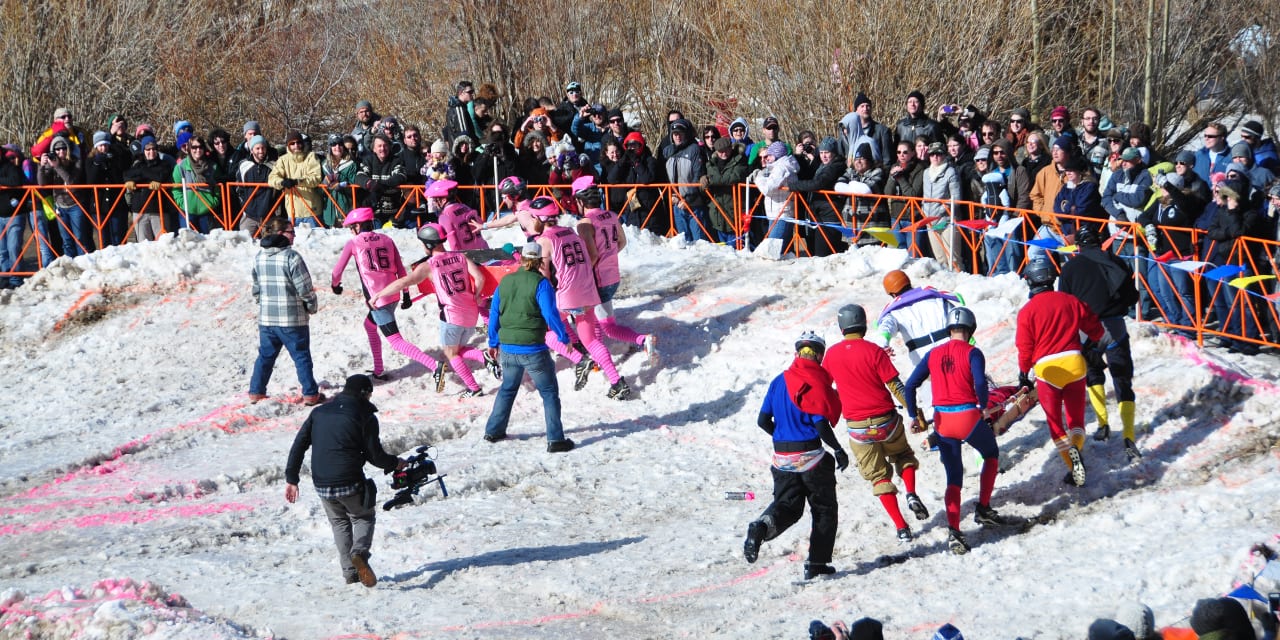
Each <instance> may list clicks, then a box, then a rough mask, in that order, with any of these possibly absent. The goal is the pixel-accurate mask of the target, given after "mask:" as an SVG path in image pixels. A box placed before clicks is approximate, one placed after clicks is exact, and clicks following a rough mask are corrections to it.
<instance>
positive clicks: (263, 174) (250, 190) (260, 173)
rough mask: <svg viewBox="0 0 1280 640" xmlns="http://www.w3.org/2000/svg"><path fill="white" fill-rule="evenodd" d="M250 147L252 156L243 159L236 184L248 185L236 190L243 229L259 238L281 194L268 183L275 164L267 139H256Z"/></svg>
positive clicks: (238, 169) (260, 137)
mask: <svg viewBox="0 0 1280 640" xmlns="http://www.w3.org/2000/svg"><path fill="white" fill-rule="evenodd" d="M246 145H247V146H248V147H249V157H248V158H245V159H244V160H241V161H240V165H239V166H238V167H236V182H240V183H244V184H241V185H240V186H237V187H236V191H237V192H238V195H239V197H240V202H242V203H243V204H242V206H243V208H244V215H243V216H242V217H241V218H240V230H241V231H248V232H249V235H250V236H256V235H257V234H258V227H260V226H261V225H262V222H263V221H264V220H266V219H267V216H268V215H269V214H270V213H271V210H272V208H274V207H275V204H276V196H277V195H279V194H278V193H277V192H276V190H275V189H273V188H271V187H270V186H269V185H268V184H267V180H268V178H270V176H271V169H272V166H273V164H274V163H273V162H272V161H271V159H270V158H269V157H268V154H267V148H268V145H267V140H266V138H263V137H262V136H254V137H253V138H251V139H250V140H249V141H248V142H247V143H246Z"/></svg>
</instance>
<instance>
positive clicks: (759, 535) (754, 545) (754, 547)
mask: <svg viewBox="0 0 1280 640" xmlns="http://www.w3.org/2000/svg"><path fill="white" fill-rule="evenodd" d="M768 533H769V525H767V524H765V523H763V522H761V521H759V520H753V521H752V522H751V524H749V525H747V539H746V540H745V541H743V543H742V557H744V558H746V559H747V562H755V561H756V558H759V557H760V543H762V542H764V537H765V535H767V534H768Z"/></svg>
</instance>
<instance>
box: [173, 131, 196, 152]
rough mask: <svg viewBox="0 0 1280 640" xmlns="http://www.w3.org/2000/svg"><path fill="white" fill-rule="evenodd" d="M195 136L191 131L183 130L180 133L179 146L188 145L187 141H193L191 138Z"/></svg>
mask: <svg viewBox="0 0 1280 640" xmlns="http://www.w3.org/2000/svg"><path fill="white" fill-rule="evenodd" d="M194 137H195V136H194V135H192V134H191V132H190V131H183V132H182V133H179V134H178V140H177V145H178V148H179V149H181V148H183V147H185V146H187V143H188V142H191V139H192V138H194Z"/></svg>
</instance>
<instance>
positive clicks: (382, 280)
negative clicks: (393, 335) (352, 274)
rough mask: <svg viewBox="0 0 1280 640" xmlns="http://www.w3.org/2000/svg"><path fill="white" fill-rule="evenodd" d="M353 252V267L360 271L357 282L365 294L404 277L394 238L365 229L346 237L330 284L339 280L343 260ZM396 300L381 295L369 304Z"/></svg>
mask: <svg viewBox="0 0 1280 640" xmlns="http://www.w3.org/2000/svg"><path fill="white" fill-rule="evenodd" d="M353 256H354V257H355V259H356V271H358V272H359V273H360V283H361V285H362V286H363V287H364V295H365V297H366V298H368V297H369V294H371V293H377V292H378V291H382V290H383V289H384V288H386V286H387V285H389V284H391V283H392V282H395V281H396V280H397V279H399V278H403V277H404V274H405V270H404V261H402V260H401V259H400V251H399V250H398V249H396V243H395V241H394V240H392V239H391V238H390V237H388V236H386V235H383V234H381V233H375V232H373V231H365V232H363V233H360V234H358V235H356V237H354V238H352V239H350V240H348V241H347V244H346V245H344V246H343V247H342V255H340V256H338V263H337V264H335V265H333V275H332V281H331V282H330V284H338V283H341V282H342V272H343V271H345V270H346V268H347V262H348V261H349V260H351V258H352V257H353ZM397 300H398V298H397V297H396V296H394V295H392V296H383V297H382V298H379V299H378V300H374V301H372V304H373V306H375V307H384V306H386V305H389V304H394V303H395V302H396V301H397Z"/></svg>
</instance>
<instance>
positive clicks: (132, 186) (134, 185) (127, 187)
mask: <svg viewBox="0 0 1280 640" xmlns="http://www.w3.org/2000/svg"><path fill="white" fill-rule="evenodd" d="M137 188H138V183H136V182H134V181H132V180H130V181H128V182H126V183H124V190H125V191H128V192H129V193H133V191H134V189H137Z"/></svg>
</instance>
